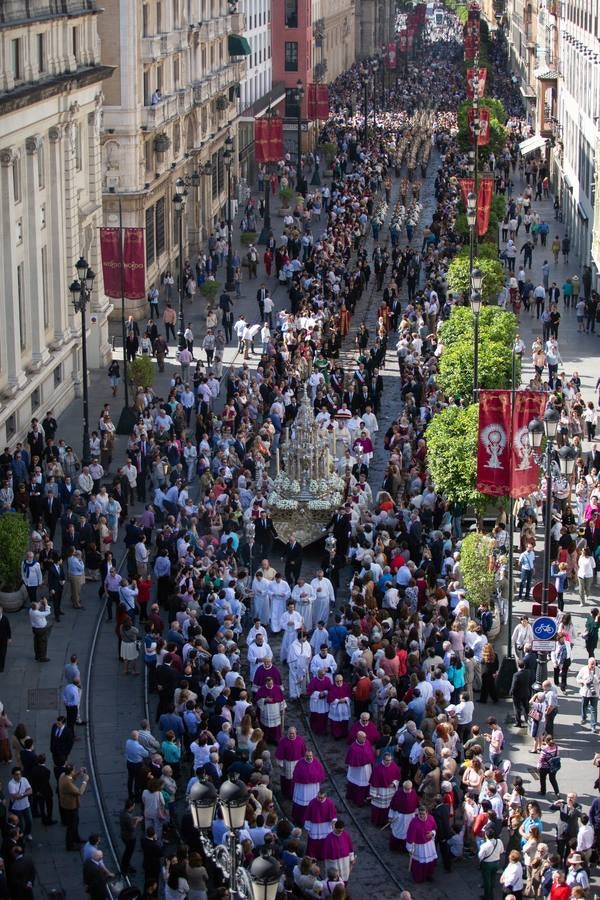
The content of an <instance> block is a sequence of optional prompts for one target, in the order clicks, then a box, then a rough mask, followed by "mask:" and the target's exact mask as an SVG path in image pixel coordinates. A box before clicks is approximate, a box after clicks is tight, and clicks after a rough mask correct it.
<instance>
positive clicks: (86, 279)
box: [69, 256, 125, 465]
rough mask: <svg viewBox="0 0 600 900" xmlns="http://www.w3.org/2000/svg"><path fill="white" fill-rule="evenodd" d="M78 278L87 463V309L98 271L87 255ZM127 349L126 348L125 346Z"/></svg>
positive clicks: (75, 294) (74, 294)
mask: <svg viewBox="0 0 600 900" xmlns="http://www.w3.org/2000/svg"><path fill="white" fill-rule="evenodd" d="M75 269H76V270H77V278H76V279H75V280H74V281H73V282H72V283H71V287H70V288H69V290H70V292H71V300H72V303H73V308H74V309H75V312H76V313H81V368H82V370H83V371H82V392H83V448H82V453H81V458H82V462H83V464H84V465H87V463H89V461H90V406H89V396H88V366H87V324H86V320H85V311H86V308H87V305H88V303H89V302H90V300H91V297H92V288H93V287H94V279H95V277H96V273H95V272H94V271H93V270H92V269H91V268H90V266H89V265H88V262H87V260H86V259H85V257H83V256H80V257H79V259H78V260H77V264H76V266H75ZM123 351H125V348H123Z"/></svg>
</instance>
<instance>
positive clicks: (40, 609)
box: [29, 600, 52, 662]
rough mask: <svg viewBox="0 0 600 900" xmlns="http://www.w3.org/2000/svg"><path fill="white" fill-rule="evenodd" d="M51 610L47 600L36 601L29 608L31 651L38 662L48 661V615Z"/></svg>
mask: <svg viewBox="0 0 600 900" xmlns="http://www.w3.org/2000/svg"><path fill="white" fill-rule="evenodd" d="M51 613H52V610H51V609H50V607H49V605H48V601H47V600H40V601H39V602H38V601H36V602H35V603H32V604H31V607H30V609H29V624H30V625H31V630H32V632H33V651H34V654H35V658H36V660H37V661H38V662H50V660H49V659H48V655H47V652H48V634H49V631H48V616H50V615H51Z"/></svg>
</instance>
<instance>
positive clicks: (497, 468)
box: [477, 390, 511, 497]
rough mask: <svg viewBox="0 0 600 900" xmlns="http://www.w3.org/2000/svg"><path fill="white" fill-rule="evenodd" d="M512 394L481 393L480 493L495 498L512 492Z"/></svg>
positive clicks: (501, 392) (478, 443) (478, 479)
mask: <svg viewBox="0 0 600 900" xmlns="http://www.w3.org/2000/svg"><path fill="white" fill-rule="evenodd" d="M510 395H511V392H510V391H486V390H484V391H479V434H478V438H477V490H478V491H481V493H482V494H488V495H490V496H492V497H503V496H506V495H507V494H509V493H510V487H511V479H510V463H511V454H510V450H511V415H510V412H511V410H510V405H511V402H510V401H511V396H510Z"/></svg>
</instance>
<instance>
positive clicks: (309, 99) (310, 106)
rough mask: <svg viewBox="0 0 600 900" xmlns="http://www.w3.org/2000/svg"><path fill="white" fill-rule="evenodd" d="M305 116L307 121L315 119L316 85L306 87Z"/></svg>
mask: <svg viewBox="0 0 600 900" xmlns="http://www.w3.org/2000/svg"><path fill="white" fill-rule="evenodd" d="M306 115H307V117H308V118H309V119H316V118H317V85H316V84H307V85H306Z"/></svg>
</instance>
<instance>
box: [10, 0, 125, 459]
mask: <svg viewBox="0 0 600 900" xmlns="http://www.w3.org/2000/svg"><path fill="white" fill-rule="evenodd" d="M59 10H60V11H59ZM98 13H99V10H98V8H97V6H96V3H95V0H62V2H61V3H60V4H57V3H55V2H51V0H29V2H28V3H27V4H24V3H23V2H22V0H5V2H3V3H2V4H0V51H1V52H0V285H1V287H0V319H1V321H2V327H1V328H0V445H1V446H2V447H4V446H5V445H6V444H8V445H11V444H12V442H13V441H14V439H15V438H17V437H19V436H22V435H23V433H24V432H26V431H27V429H28V427H29V424H30V421H31V418H32V416H43V415H44V414H45V412H46V411H47V410H48V409H52V410H54V412H55V414H58V413H59V412H60V411H61V410H62V409H63V408H64V407H65V406H66V405H67V404H68V403H69V402H70V401H71V400H72V398H73V396H74V393H75V392H77V391H78V388H79V386H80V384H81V318H80V316H79V315H76V314H75V313H74V311H73V307H72V304H71V300H70V295H69V285H70V284H71V282H72V280H73V278H74V277H75V263H76V261H77V259H78V258H79V256H80V255H81V254H83V255H85V257H86V258H87V260H88V262H89V263H90V265H91V266H92V268H93V269H94V270H95V271H96V272H97V278H96V282H95V285H94V291H93V297H92V305H91V309H90V308H88V323H90V324H89V331H88V360H89V364H90V366H99V365H104V363H105V361H106V359H107V356H108V353H109V349H110V348H109V345H108V341H107V337H108V325H107V315H108V313H109V311H110V309H111V307H110V304H109V303H108V301H107V300H106V298H105V297H104V295H103V290H102V274H101V266H100V260H99V254H98V227H99V226H100V225H101V217H102V193H101V178H100V138H99V130H100V117H101V106H102V93H101V83H102V81H103V79H106V78H108V77H109V75H110V69H108V68H106V67H103V66H101V65H100V43H99V40H98V34H97V20H98ZM90 314H91V316H92V317H94V318H95V322H90V318H91V316H90Z"/></svg>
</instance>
